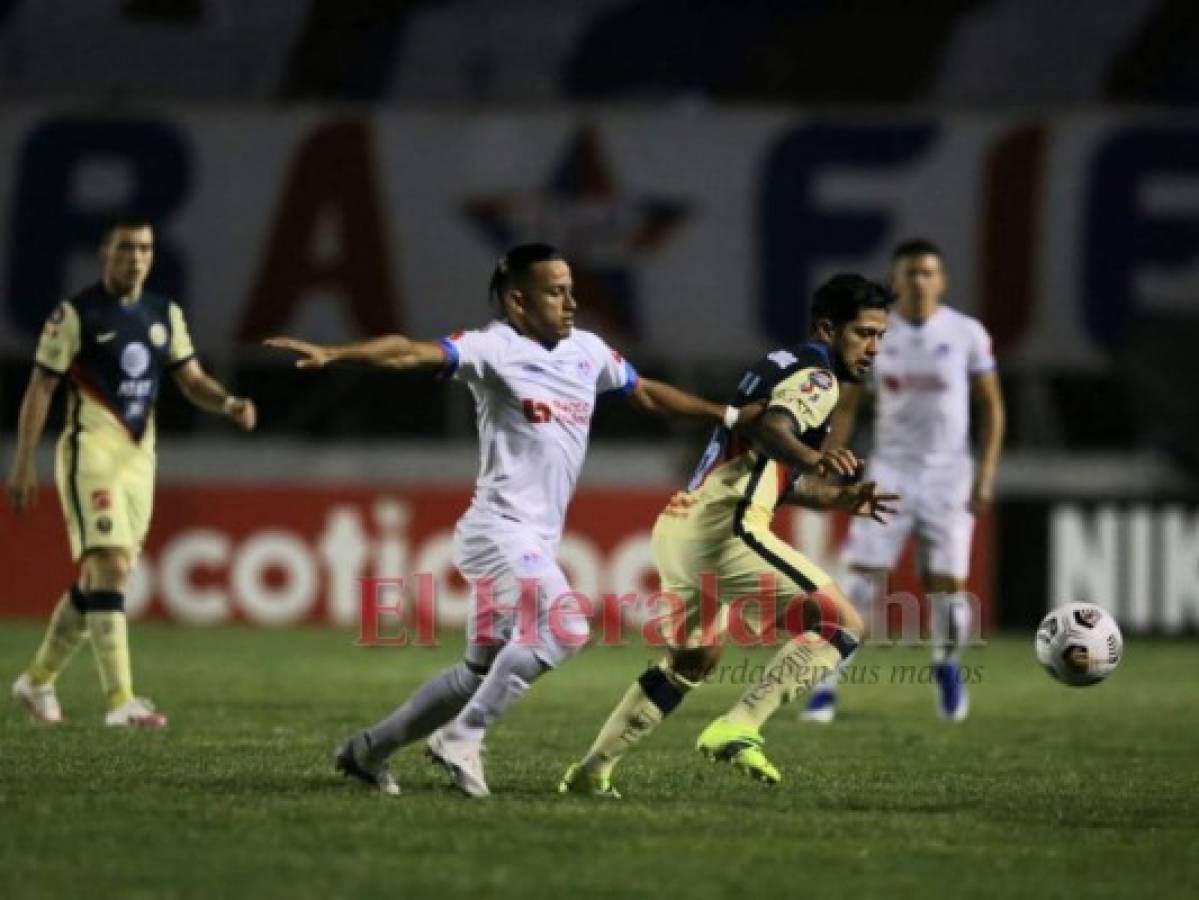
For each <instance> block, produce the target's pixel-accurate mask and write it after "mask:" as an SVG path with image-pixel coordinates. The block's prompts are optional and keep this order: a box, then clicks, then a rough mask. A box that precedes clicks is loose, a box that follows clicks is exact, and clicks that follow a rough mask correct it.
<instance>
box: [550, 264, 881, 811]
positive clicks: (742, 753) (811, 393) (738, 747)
mask: <svg viewBox="0 0 1199 900" xmlns="http://www.w3.org/2000/svg"><path fill="white" fill-rule="evenodd" d="M890 302H891V296H890V294H889V293H888V292H887V291H886V290H885V289H884V288H883V287H881V286H880V285H877V284H874V283H873V282H870V281H868V280H867V279H865V278H862V277H861V276H860V275H837V276H835V277H834V278H832V279H831V280H829V281H828V282H827V283H826V284H824V285H822V286H821V287H820V288H819V289H818V290H817V291H816V294H815V297H814V298H813V302H812V314H811V322H812V329H811V331H812V338H811V340H809V341H807V342H805V343H803V344H799V345H797V346H792V347H787V348H784V349H779V350H775V351H773V352H771V353H768V354H767V355H766V356H765V357H764V358H763V359H762V360H761V361H759V362H758V363H757V364H756V365H755V366H754V367H753V368H752V369H750V370H749V371H748V372H746V373H745V375H744V376H743V377H742V378H741V381H740V383H739V384H738V386H737V391H736V395H735V399H734V400H733V405H734V406H736V405H740V404H745V403H751V402H755V401H764V402H766V404H767V406H766V410H765V412H764V413H763V414H762V416H761V418H760V419H759V420H758V421H757V423H756V424H755V425H754V427H753V428H752V429H751V430H749V431H748V432H747V436H748V438H749V439H750V440H752V445H751V444H750V443H747V442H746V441H745V440H743V439H740V438H737V437H735V436H734V435H733V434H732V433H731V432H730V430H729V429H727V428H718V429H717V430H716V432H715V433H714V434H713V435H712V438H711V440H710V441H709V443H708V446H707V448H706V449H705V451H704V454H703V456H702V457H701V459H700V462H699V466H698V467H697V469H696V471H695V474H694V475H693V476H692V478H691V482H690V483H689V484H688V485H687V490H686V491H683V492H681V493H679V494H676V495H675V496H674V497H673V498H672V499H671V502H670V504H669V505H668V506H667V507H666V509H665V510H664V511H663V512H662V514H661V515H659V516H658V520H657V522H656V524H655V525H654V531H653V552H654V564H655V565H656V566H657V568H658V572H659V574H660V575H661V578H662V590H663V591H664V592H669V593H671V594H673V595H675V596H676V597H678V598H680V599H681V601H682V604H683V608H684V609H685V611H686V614H687V619H686V622H685V623H683V628H682V629H679V630H678V631H676V632H675V633H674V635H673V636H672V637H668V640H671V649H670V652H669V654H668V656H667V658H666V659H665V660H663V661H662V662H661V663H659V664H658V665H656V666H651V667H650V668H648V669H647V670H646V671H645V672H643V673H642V674H641V676H640V677H639V678H638V679H637V681H636V682H635V683H634V684H633V685H632V686H631V687H630V688H629V690H628V691H627V692H626V694H625V696H624V698H623V699H622V700H621V701H620V703H619V704H618V705H617V707H616V709H614V710H613V711H612V714H611V715H610V716H609V717H608V720H607V722H605V723H604V725H603V727H602V728H601V730H600V733H599V735H598V736H597V737H596V739H595V742H594V743H593V744H592V746H591V749H590V750H588V752H587V754H586V756H584V757H583V759H582V761H581V762H579V763H577V764H575V765H573V766H571V767H570V768H569V769H568V770H567V772H566V775H565V776H564V777H563V779H562V783H561V784H560V785H559V788H558V789H559V791H560V792H561V793H567V792H576V793H584V794H593V795H600V796H609V797H618V796H619V794H618V793H617V792H616V790H615V789H614V788H613V787H612V783H611V775H612V771H613V769H614V768H615V766H616V764H617V763H618V762H619V760H620V758H621V756H622V755H623V754H624V753H625V751H626V750H628V748H629V747H631V746H632V745H633V744H634V743H636V742H637V741H639V740H641V739H642V738H644V737H645V736H646V735H648V734H649V733H650V732H651V731H652V730H653V729H654V728H655V727H656V726H657V725H658V724H659V723H660V722H661V721H662V719H663V718H664V717H665V716H667V715H668V714H669V713H671V712H672V711H673V710H674V709H676V708H677V707H678V705H679V704H680V703H681V702H682V701H683V698H684V697H685V696H686V694H687V692H688V691H690V690H691V689H692V688H694V687H696V686H697V685H698V684H700V683H702V681H703V679H704V677H705V676H706V675H707V673H708V672H709V671H710V670H711V668H712V666H714V665H715V663H716V661H717V659H718V657H719V655H720V643H719V638H720V635H719V632H720V631H721V630H722V628H723V625H722V624H721V623H720V621H718V620H716V619H714V620H713V621H705V620H704V619H705V617H706V616H711V614H712V613H715V612H718V611H719V612H723V611H724V610H726V609H727V608H728V604H730V603H732V602H733V601H735V600H736V599H737V598H739V597H750V596H754V595H755V594H758V592H759V591H761V592H766V591H770V590H773V595H772V597H771V598H770V599H772V600H774V606H773V609H770V608H769V607H768V608H767V612H768V614H770V613H776V614H777V618H778V624H779V625H781V626H783V627H784V628H786V633H785V634H784V635H783V640H784V643H783V646H782V647H781V648H780V649H779V650H778V652H777V653H776V654H775V656H774V659H773V660H771V662H770V663H769V664H768V665H767V666H766V669H765V671H764V674H763V675H762V676H761V678H760V679H759V680H757V681H756V682H755V683H754V684H751V685H750V686H749V687H748V688H747V689H746V691H745V693H744V694H743V695H742V696H741V699H740V700H738V701H737V703H736V704H735V705H734V706H733V707H732V708H731V709H730V710H729V711H728V712H727V713H726V714H725V715H724V716H721V717H720V718H718V719H716V720H715V721H713V722H712V723H711V724H709V725H708V727H707V728H705V729H704V731H703V733H702V734H700V736H699V740H698V742H697V744H696V749H698V750H700V751H701V752H703V753H704V754H705V755H707V756H709V757H711V758H713V759H715V760H720V761H723V762H728V763H731V764H732V765H733V766H734V767H735V768H737V769H739V770H741V771H744V772H745V773H747V774H748V775H750V776H751V777H753V778H755V779H756V780H758V781H762V782H765V783H768V784H777V783H778V782H779V781H780V780H781V777H782V776H781V775H780V773H779V771H778V769H777V768H775V766H774V765H773V764H771V762H770V761H769V760H768V759H767V758H766V755H765V753H764V751H763V747H764V741H763V739H762V735H761V728H762V726H763V725H764V724H765V722H766V721H767V719H769V717H770V716H771V715H772V714H773V713H774V712H775V711H776V710H777V709H778V708H779V707H780V706H782V705H783V704H784V703H787V702H789V701H791V700H792V699H794V698H795V697H797V696H802V695H803V694H804V693H806V692H807V691H808V690H810V689H811V688H812V686H813V685H814V684H816V683H817V682H819V681H820V679H821V678H823V677H824V675H825V674H827V673H828V672H829V671H830V670H832V669H833V668H834V666H836V665H837V664H838V663H839V662H840V661H841V660H843V659H846V658H848V657H849V656H850V655H851V654H852V653H853V652H854V650H855V648H856V647H857V646H858V642H859V641H860V640H861V637H862V635H863V633H864V628H865V623H864V621H863V620H862V618H861V616H860V615H859V614H858V612H857V610H856V609H855V608H854V606H853V604H851V603H850V602H849V600H848V599H847V598H846V597H845V595H844V594H842V593H841V591H840V590H839V589H838V588H837V586H836V585H835V584H834V583H833V581H832V579H831V578H829V576H828V575H826V574H825V573H824V572H823V571H821V570H820V568H819V567H817V566H816V565H814V564H813V563H812V562H811V561H810V560H809V559H808V558H807V557H805V556H804V555H803V554H802V553H800V552H799V551H797V550H796V549H795V548H793V547H791V546H790V545H789V544H787V543H786V542H785V541H783V540H782V539H781V538H779V537H778V536H777V535H775V534H774V533H773V532H772V531H771V530H770V524H771V520H772V519H773V517H774V511H775V508H776V507H777V506H778V504H779V503H781V502H792V503H797V504H800V505H804V506H814V507H816V508H833V507H840V508H843V509H846V510H848V511H849V512H851V513H858V514H861V515H866V516H878V517H880V518H881V516H882V514H884V513H886V512H888V511H889V510H890V506H889V503H890V502H892V501H893V500H894V499H895V498H894V497H893V496H882V495H876V494H875V491H874V488H875V486H874V485H873V484H870V483H866V484H859V485H853V486H850V487H842V486H837V485H829V484H823V483H821V481H820V478H822V477H827V476H834V477H850V476H853V475H854V474H855V473H856V472H857V470H858V468H859V464H858V461H857V459H856V457H854V455H853V453H852V452H850V451H849V450H847V449H844V448H843V447H840V448H834V449H831V450H822V449H821V448H822V446H823V445H824V442H825V440H826V438H827V436H828V433H829V424H828V419H829V416H830V415H831V414H832V411H833V409H834V407H835V406H836V403H837V397H838V392H839V387H838V386H839V384H843V383H846V382H849V383H853V382H856V381H858V380H860V379H861V378H863V377H864V376H865V375H866V374H867V373H868V372H869V371H870V367H871V365H872V363H873V361H874V359H875V356H876V355H877V353H878V350H879V346H880V342H881V341H882V338H883V334H884V333H885V332H886V330H887V315H886V310H887V305H888V304H889V303H890ZM812 476H816V477H815V478H813V477H812ZM705 577H706V578H709V579H711V578H713V577H714V578H715V581H716V583H715V585H714V586H715V590H716V593H717V597H716V598H715V599H716V600H717V601H718V603H719V610H705V608H704V591H705ZM709 591H710V588H709ZM797 599H798V600H800V601H801V603H802V619H800V618H799V616H796V615H795V613H796V612H799V611H800V610H799V609H798V608H797V607H796V606H795V604H794V601H795V600H797ZM709 605H710V604H709ZM793 618H794V620H793ZM746 624H750V625H751V626H754V630H757V631H758V632H759V634H761V633H762V626H764V625H766V624H767V623H765V622H757V623H746Z"/></svg>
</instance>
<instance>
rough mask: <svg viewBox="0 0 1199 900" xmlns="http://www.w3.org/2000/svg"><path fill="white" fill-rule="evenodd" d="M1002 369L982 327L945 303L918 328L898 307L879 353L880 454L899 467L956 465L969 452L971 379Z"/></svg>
mask: <svg viewBox="0 0 1199 900" xmlns="http://www.w3.org/2000/svg"><path fill="white" fill-rule="evenodd" d="M994 368H995V359H994V357H993V356H992V354H991V338H990V335H988V334H987V330H986V329H985V328H983V326H982V324H981V323H979V322H978V321H976V320H975V319H972V318H970V316H967V315H964V314H963V313H960V312H958V311H957V310H956V309H952V308H951V307H948V306H940V307H938V308H937V311H936V312H935V313H933V314H932V316H930V317H929V318H928V319H927V320H926V321H925V322H924V323H922V324H920V325H915V324H913V323H911V322H909V321H907V320H906V319H904V318H903V317H902V316H901V315H899V314H898V313H897V312H895V311H892V312H891V313H890V314H889V315H888V317H887V336H886V338H885V339H884V340H883V343H882V349H881V352H880V353H879V355H878V356H877V357H876V358H875V361H874V367H873V375H872V381H873V384H874V387H875V390H876V391H877V396H878V405H877V410H876V412H875V419H874V450H873V454H874V456H876V457H879V458H881V459H883V460H886V461H887V462H890V463H892V464H895V465H922V466H926V465H949V464H952V463H955V462H960V461H962V460H964V459H967V458H968V457H969V453H970V447H969V421H968V420H969V412H970V381H971V379H972V378H973V377H974V376H976V375H981V374H983V373H985V372H990V371H991V370H992V369H994Z"/></svg>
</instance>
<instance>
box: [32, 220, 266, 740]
mask: <svg viewBox="0 0 1199 900" xmlns="http://www.w3.org/2000/svg"><path fill="white" fill-rule="evenodd" d="M100 262H101V266H102V276H101V280H100V281H99V282H98V283H96V284H94V285H92V286H91V287H89V288H87V289H85V290H83V291H81V292H80V293H78V294H76V295H75V296H73V297H71V298H70V299H68V300H64V301H63V302H62V303H60V304H59V305H58V307H57V308H55V310H54V312H53V313H51V315H50V318H49V319H48V320H47V322H46V325H45V328H44V329H43V331H42V335H41V339H40V340H39V342H38V346H37V354H36V365H35V366H34V369H33V373H32V375H31V376H30V379H29V386H28V388H26V391H25V397H24V400H23V402H22V404H21V415H20V422H19V426H18V436H17V448H16V454H15V456H14V458H13V463H12V472H11V474H10V476H9V480H8V494H9V499H10V502H11V503H12V506H13V509H14V510H15V511H16V512H17V513H18V514H20V513H22V512H24V511H25V510H26V509H28V508H29V507H30V506H31V505H32V504H33V503H34V502H35V501H36V499H37V487H38V476H37V467H36V463H35V453H36V450H37V445H38V442H39V440H40V439H41V436H42V431H43V430H44V428H45V425H46V415H47V413H48V411H49V409H50V400H51V397H52V396H53V394H54V391H55V389H56V388H57V387H58V385H59V382H60V381H63V379H64V376H65V380H66V384H67V391H68V394H67V411H66V425H65V427H64V428H63V433H62V436H61V438H60V439H59V441H58V449H57V457H56V465H55V474H56V480H57V484H58V494H59V499H60V500H61V502H62V509H63V514H64V515H65V517H66V521H67V535H68V537H69V539H70V543H71V557H72V559H74V560H75V561H76V562H78V563H79V576H78V580H77V581H76V582H75V583H74V584H72V585H71V587H70V588H68V589H67V591H66V593H64V594H63V596H62V598H61V599H60V600H59V601H58V605H57V606H56V607H55V608H54V612H53V614H52V615H51V617H50V625H49V628H47V630H46V636H45V638H44V640H43V641H42V645H41V647H40V648H39V649H38V651H37V655H36V656H34V658H33V662H32V663H31V664H30V666H29V668H28V669H26V670H25V671H24V672H22V673H21V674H20V675H19V676H18V677H17V680H16V682H15V683H14V684H13V686H12V695H13V697H14V698H15V699H16V700H18V701H19V702H21V703H23V704H24V705H25V706H26V707H28V709H29V710H30V712H31V713H32V714H33V716H34V717H35V718H36V719H37V720H38V721H41V722H45V723H56V722H59V721H61V720H62V709H61V707H60V705H59V702H58V697H57V695H56V693H55V690H54V679H55V678H56V677H57V675H58V674H59V673H60V672H61V671H62V670H63V668H64V667H65V666H66V664H67V662H68V661H69V660H70V658H71V655H72V654H73V653H74V651H75V649H76V648H77V647H78V645H79V642H80V641H81V640H82V638H83V636H84V635H85V634H90V635H91V639H92V648H93V649H94V651H95V655H96V662H97V665H98V667H99V670H100V683H101V686H102V687H103V689H104V695H105V697H106V698H107V701H108V712H107V714H106V715H105V717H104V721H105V723H106V724H108V725H118V726H132V727H141V728H162V727H164V726H165V725H166V724H167V719H166V716H164V715H162V714H161V713H159V712H156V711H155V710H154V707H153V705H152V704H151V703H150V702H149V701H147V700H144V699H142V698H140V697H135V696H134V695H133V678H132V674H131V667H130V662H129V642H128V634H127V628H126V623H125V591H126V589H127V587H128V584H129V576H130V573H131V572H132V570H133V567H134V563H135V561H136V558H137V554H138V551H139V550H140V548H141V545H142V542H143V541H144V540H145V537H146V532H147V531H148V529H149V527H150V513H151V509H152V508H153V503H154V468H155V457H154V406H155V401H156V399H157V397H158V389H159V382H160V380H161V378H162V373H163V372H170V373H171V375H172V377H173V378H174V379H175V383H176V384H177V385H178V386H179V388H180V390H181V391H182V392H183V394H184V396H186V397H187V399H188V400H190V401H191V402H192V403H194V404H195V405H196V406H198V407H199V408H201V409H203V410H206V411H208V412H212V413H218V414H221V415H226V416H229V417H230V418H232V419H233V420H234V421H235V422H236V423H237V424H238V425H239V426H240V427H241V428H242V429H244V430H246V431H249V430H251V429H253V427H254V423H255V418H256V412H255V409H254V404H253V403H252V402H251V401H249V400H245V399H240V398H236V397H233V396H232V395H230V394H229V392H228V391H226V390H225V389H224V388H223V387H222V386H221V385H220V384H219V383H218V382H216V381H215V380H214V379H212V378H211V377H209V376H208V375H207V374H206V373H205V372H204V370H203V368H201V366H200V363H199V362H198V361H197V360H196V358H195V354H194V352H193V350H192V343H191V338H190V337H189V335H188V330H187V325H186V323H185V322H184V319H183V312H182V310H180V308H179V306H178V304H176V303H175V302H174V301H172V300H170V299H168V298H167V297H164V296H162V295H161V294H156V293H152V292H150V291H145V290H143V285H144V284H145V281H146V276H147V275H148V274H149V272H150V266H151V265H152V264H153V262H154V232H153V229H152V228H151V226H150V223H149V222H148V221H146V220H145V219H141V218H137V217H129V216H125V217H120V218H118V219H116V220H115V221H114V222H113V223H112V225H111V226H110V227H109V228H108V229H106V230H105V232H104V235H103V239H102V243H101V246H100Z"/></svg>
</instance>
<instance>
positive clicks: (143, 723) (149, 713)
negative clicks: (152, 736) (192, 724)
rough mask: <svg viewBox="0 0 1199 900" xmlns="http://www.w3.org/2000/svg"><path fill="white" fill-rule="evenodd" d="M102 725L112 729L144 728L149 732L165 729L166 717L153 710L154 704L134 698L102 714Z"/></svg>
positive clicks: (140, 698)
mask: <svg viewBox="0 0 1199 900" xmlns="http://www.w3.org/2000/svg"><path fill="white" fill-rule="evenodd" d="M104 724H105V725H110V726H112V727H113V728H145V729H147V730H150V731H154V730H157V729H159V728H166V727H167V717H166V716H164V715H163V714H162V713H160V712H157V711H156V710H155V709H154V704H153V703H151V702H150V701H149V700H146V699H144V698H142V697H134V698H133V699H132V700H129V701H128V702H126V703H122V704H121V705H120V706H118V707H117V708H116V709H110V710H109V711H108V712H106V713H105V714H104Z"/></svg>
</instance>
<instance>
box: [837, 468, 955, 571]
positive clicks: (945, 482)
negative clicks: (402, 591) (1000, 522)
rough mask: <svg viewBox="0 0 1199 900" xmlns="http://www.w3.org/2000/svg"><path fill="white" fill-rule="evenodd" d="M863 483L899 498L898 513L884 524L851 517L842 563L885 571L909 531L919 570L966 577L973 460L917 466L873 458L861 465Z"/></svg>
mask: <svg viewBox="0 0 1199 900" xmlns="http://www.w3.org/2000/svg"><path fill="white" fill-rule="evenodd" d="M866 480H867V481H877V482H878V486H879V490H880V492H884V493H893V494H899V495H900V500H899V503H898V504H897V506H898V512H897V513H896V514H895V515H894V516H892V517H891V518H890V520H889V521H887V522H886V523H885V524H883V523H879V522H876V521H874V520H873V519H868V518H861V517H857V516H855V517H854V519H853V521H852V522H851V524H850V526H849V542H848V544H847V545H846V548H845V559H846V562H848V563H849V564H850V565H852V566H860V567H862V568H866V569H885V570H888V571H889V570H891V569H893V568H894V567H895V565H896V563H897V562H898V561H899V557H900V554H901V553H903V548H904V545H905V544H906V543H907V540H908V537H909V536H910V535H911V534H912V530H913V528H914V529H915V531H916V539H917V541H918V549H919V560H920V568H921V571H922V572H924V573H926V574H934V575H949V576H952V577H954V578H961V579H964V578H965V577H966V575H967V574H968V573H969V570H970V541H971V539H972V538H973V536H974V515H973V514H972V513H971V512H970V506H969V504H970V488H971V485H972V484H973V481H974V463H973V461H972V460H970V459H965V460H962V461H961V462H960V463H951V464H949V465H938V466H919V467H917V466H912V465H910V464H908V465H903V464H896V463H891V462H888V461H885V460H881V459H878V458H874V459H871V460H870V462H869V464H868V465H867V467H866Z"/></svg>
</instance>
